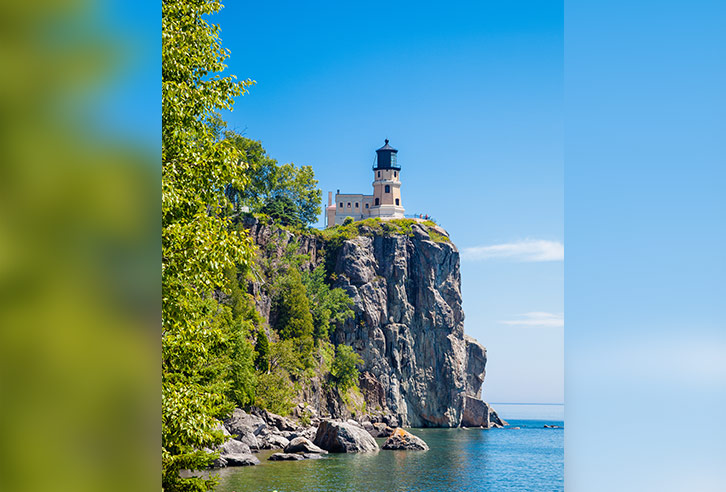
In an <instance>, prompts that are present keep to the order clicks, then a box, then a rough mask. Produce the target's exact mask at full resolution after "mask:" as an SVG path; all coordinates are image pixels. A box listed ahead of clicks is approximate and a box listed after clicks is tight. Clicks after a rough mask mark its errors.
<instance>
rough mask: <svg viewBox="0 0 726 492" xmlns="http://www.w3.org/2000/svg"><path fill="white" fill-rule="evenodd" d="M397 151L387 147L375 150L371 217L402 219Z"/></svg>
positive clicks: (386, 145)
mask: <svg viewBox="0 0 726 492" xmlns="http://www.w3.org/2000/svg"><path fill="white" fill-rule="evenodd" d="M397 155H398V150H396V149H394V148H393V147H391V146H390V145H388V139H386V143H385V145H384V146H383V147H381V148H380V149H378V150H376V163H375V165H374V166H373V203H372V204H371V211H370V216H371V217H392V218H403V212H404V209H403V205H402V202H401V166H399V165H398V162H397Z"/></svg>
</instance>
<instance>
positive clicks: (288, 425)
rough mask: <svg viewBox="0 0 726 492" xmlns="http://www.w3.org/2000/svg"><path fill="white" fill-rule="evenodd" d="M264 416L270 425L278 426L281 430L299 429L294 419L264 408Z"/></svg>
mask: <svg viewBox="0 0 726 492" xmlns="http://www.w3.org/2000/svg"><path fill="white" fill-rule="evenodd" d="M263 418H264V419H265V421H266V422H267V423H268V424H269V425H271V426H274V427H277V429H278V430H281V431H294V430H295V429H297V425H295V422H293V421H292V420H290V419H288V418H287V417H283V416H281V415H277V414H275V413H272V412H268V411H267V410H264V414H263Z"/></svg>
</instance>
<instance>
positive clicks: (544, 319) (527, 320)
mask: <svg viewBox="0 0 726 492" xmlns="http://www.w3.org/2000/svg"><path fill="white" fill-rule="evenodd" d="M517 317H518V318H519V319H513V320H507V321H500V323H501V324H503V325H519V326H550V327H563V326H565V317H564V316H563V315H562V313H559V314H554V313H545V312H541V311H536V312H532V313H524V314H520V315H518V316H517Z"/></svg>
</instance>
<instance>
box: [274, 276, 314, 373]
mask: <svg viewBox="0 0 726 492" xmlns="http://www.w3.org/2000/svg"><path fill="white" fill-rule="evenodd" d="M275 290H276V293H275V297H274V304H273V309H274V313H275V321H274V325H273V327H274V329H275V331H276V332H277V333H278V335H279V336H280V339H281V340H290V341H291V342H292V344H293V346H294V348H295V350H296V352H297V353H298V355H299V358H300V360H301V362H302V364H303V366H305V367H309V366H310V365H311V364H312V358H311V357H312V348H313V316H312V313H311V310H310V302H309V301H308V298H307V293H306V290H305V285H304V284H303V283H302V277H301V275H300V272H299V271H297V270H295V269H290V270H289V271H288V273H287V275H284V276H283V277H281V278H280V279H279V281H278V282H277V286H276V289H275Z"/></svg>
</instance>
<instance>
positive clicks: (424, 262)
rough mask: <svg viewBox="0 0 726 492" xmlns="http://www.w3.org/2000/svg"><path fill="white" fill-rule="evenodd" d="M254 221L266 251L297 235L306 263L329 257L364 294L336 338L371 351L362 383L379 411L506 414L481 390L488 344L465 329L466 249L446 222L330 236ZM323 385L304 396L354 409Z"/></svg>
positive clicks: (469, 419)
mask: <svg viewBox="0 0 726 492" xmlns="http://www.w3.org/2000/svg"><path fill="white" fill-rule="evenodd" d="M247 226H248V229H249V231H250V233H251V235H252V237H253V239H254V240H255V242H256V243H257V244H258V245H259V246H260V251H261V252H262V253H261V254H264V255H268V256H273V257H274V256H275V255H277V256H279V255H281V254H283V252H284V251H285V250H286V249H289V248H290V247H291V245H293V247H295V248H297V249H298V253H300V254H305V255H307V258H308V260H307V262H306V263H305V264H303V265H302V268H304V269H312V268H314V267H315V266H317V265H319V264H321V263H323V262H325V264H326V265H327V267H328V270H329V273H331V278H332V279H334V280H333V286H334V287H341V288H343V289H344V290H345V291H346V292H348V294H349V295H350V296H351V298H352V299H353V300H354V303H355V306H354V311H355V316H354V317H353V318H350V319H349V320H347V321H346V322H345V323H344V324H343V325H342V326H338V327H337V329H336V330H335V331H334V332H333V333H332V336H331V341H332V342H333V343H335V344H336V345H337V344H340V343H345V344H347V345H350V346H352V347H353V348H354V349H355V350H356V352H357V353H358V354H360V356H361V357H362V358H363V360H364V365H363V367H362V368H361V377H360V381H359V385H360V389H361V392H362V394H363V396H364V398H365V402H366V408H367V413H368V414H369V417H370V418H371V420H372V421H384V422H386V423H387V424H389V425H393V426H411V427H457V426H460V425H466V426H484V427H490V426H496V425H501V424H502V422H501V421H500V420H499V419H498V418H497V417H496V413H494V412H493V410H491V408H490V407H489V406H488V405H487V404H486V403H484V402H482V401H481V399H480V397H481V386H482V383H483V381H484V375H485V366H486V361H487V356H486V349H485V348H484V347H483V346H482V345H480V344H479V343H478V342H477V341H476V340H475V339H473V338H471V337H469V336H466V335H464V313H463V310H462V307H461V303H462V299H461V287H460V285H461V282H460V271H459V252H458V250H457V249H456V246H454V244H453V243H452V242H450V241H449V239H448V235H447V233H446V232H445V231H444V230H443V229H441V228H439V227H438V226H435V225H431V224H428V225H425V224H420V223H418V224H410V223H409V224H408V225H407V228H406V229H405V232H404V233H397V232H391V231H390V230H387V229H385V228H381V227H380V223H379V224H377V227H369V226H367V225H364V223H362V224H361V225H359V226H358V231H359V234H358V235H356V236H354V237H351V238H349V239H345V240H342V241H338V242H337V243H336V244H330V243H328V242H326V240H325V239H324V238H323V237H322V236H321V235H302V236H295V235H293V234H291V233H289V232H287V231H282V230H273V229H271V228H269V227H267V226H263V225H260V224H259V223H257V222H255V221H252V222H250V223H248V224H247ZM252 291H253V293H255V294H257V303H258V309H259V311H260V312H261V313H262V314H263V316H265V317H269V313H270V300H269V298H266V296H265V295H264V289H260V287H259V284H257V285H253V286H252ZM313 386H314V387H312V388H309V389H308V390H307V391H306V392H305V394H303V395H301V400H302V399H304V400H305V402H306V403H307V404H309V405H311V406H313V407H314V408H315V409H316V410H317V411H318V412H319V413H320V414H321V415H326V414H327V415H330V416H332V417H344V418H347V417H348V416H349V415H345V413H346V412H345V410H344V409H343V408H342V407H343V406H342V405H340V404H339V402H335V401H330V400H331V397H332V395H330V394H328V393H326V391H324V390H323V388H322V385H319V384H317V385H315V384H314V385H313ZM482 409H484V410H482ZM492 413H493V415H494V417H493V418H490V415H491V414H492Z"/></svg>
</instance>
